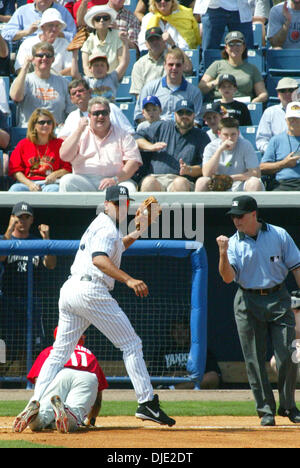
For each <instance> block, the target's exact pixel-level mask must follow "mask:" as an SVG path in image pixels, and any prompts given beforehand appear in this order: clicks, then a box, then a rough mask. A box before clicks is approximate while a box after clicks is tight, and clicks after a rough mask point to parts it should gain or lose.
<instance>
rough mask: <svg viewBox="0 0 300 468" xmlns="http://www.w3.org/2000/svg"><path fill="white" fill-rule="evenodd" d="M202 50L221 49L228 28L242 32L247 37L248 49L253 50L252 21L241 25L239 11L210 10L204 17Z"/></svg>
mask: <svg viewBox="0 0 300 468" xmlns="http://www.w3.org/2000/svg"><path fill="white" fill-rule="evenodd" d="M201 21H202V28H203V33H202V49H203V50H206V49H219V47H220V44H221V43H222V38H223V35H224V32H225V28H226V26H227V28H228V31H240V32H241V33H243V34H244V36H245V41H246V45H247V48H248V49H253V47H254V42H253V30H252V21H249V22H247V23H241V21H240V14H239V12H238V11H229V10H224V8H208V10H207V12H206V13H205V14H204V15H203V16H202V20H201Z"/></svg>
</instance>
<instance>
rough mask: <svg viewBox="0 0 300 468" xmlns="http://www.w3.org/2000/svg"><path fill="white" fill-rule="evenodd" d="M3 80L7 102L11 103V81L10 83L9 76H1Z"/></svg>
mask: <svg viewBox="0 0 300 468" xmlns="http://www.w3.org/2000/svg"><path fill="white" fill-rule="evenodd" d="M1 78H2V80H3V81H4V84H5V93H6V96H7V101H9V99H10V97H9V88H10V81H9V76H1Z"/></svg>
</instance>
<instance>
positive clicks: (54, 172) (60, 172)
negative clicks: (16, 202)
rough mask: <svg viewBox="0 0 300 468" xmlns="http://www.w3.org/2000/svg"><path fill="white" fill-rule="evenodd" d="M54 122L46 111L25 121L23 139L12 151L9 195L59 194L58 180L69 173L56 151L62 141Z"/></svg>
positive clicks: (68, 168)
mask: <svg viewBox="0 0 300 468" xmlns="http://www.w3.org/2000/svg"><path fill="white" fill-rule="evenodd" d="M54 131H55V120H54V117H53V115H52V114H51V112H49V111H48V110H47V109H36V110H35V111H34V112H33V114H32V115H31V117H30V119H29V122H28V130H27V135H26V138H24V139H22V140H21V141H20V142H19V143H18V144H17V146H16V148H15V149H14V151H13V152H12V154H11V157H10V160H9V175H10V176H11V177H13V178H14V179H15V181H16V182H15V183H14V184H13V185H12V186H11V187H10V189H9V191H10V192H58V188H59V179H60V178H61V177H62V176H64V175H65V174H67V173H69V172H71V170H72V168H71V165H70V164H69V163H67V162H63V161H62V160H61V159H60V156H59V149H60V146H61V144H62V142H63V140H61V139H60V138H56V136H55V133H54Z"/></svg>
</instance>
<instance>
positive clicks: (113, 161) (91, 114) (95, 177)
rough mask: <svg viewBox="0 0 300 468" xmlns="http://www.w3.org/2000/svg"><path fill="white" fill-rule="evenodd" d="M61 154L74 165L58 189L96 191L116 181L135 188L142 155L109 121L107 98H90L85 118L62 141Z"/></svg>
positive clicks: (134, 143) (129, 187) (132, 188)
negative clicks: (71, 171) (135, 179)
mask: <svg viewBox="0 0 300 468" xmlns="http://www.w3.org/2000/svg"><path fill="white" fill-rule="evenodd" d="M60 157H61V159H62V160H63V161H66V162H69V163H71V165H72V168H73V173H72V174H67V175H66V176H64V177H63V178H62V179H61V183H60V189H59V191H60V192H97V191H103V190H105V189H107V188H108V187H111V186H114V185H119V184H122V185H123V186H126V187H127V188H128V190H129V191H130V192H135V191H136V184H135V182H134V181H132V180H131V178H132V176H133V175H134V174H135V173H136V171H137V170H138V168H139V167H140V166H141V164H142V158H141V155H140V152H139V149H138V147H137V144H136V142H135V140H134V138H133V137H132V135H130V134H129V133H127V132H125V131H124V130H122V129H121V128H120V127H117V126H115V125H113V124H112V123H111V121H110V103H109V101H108V99H105V98H103V97H95V98H92V99H91V100H90V101H89V104H88V118H86V117H82V118H81V119H80V121H79V124H78V126H77V128H76V129H75V131H74V132H73V133H72V134H71V135H70V136H68V137H67V138H66V139H65V140H64V142H63V144H62V146H61V149H60Z"/></svg>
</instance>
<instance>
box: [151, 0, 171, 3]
mask: <svg viewBox="0 0 300 468" xmlns="http://www.w3.org/2000/svg"><path fill="white" fill-rule="evenodd" d="M171 1H172V0H164V2H165V3H169V2H171ZM161 2H162V0H155V3H161Z"/></svg>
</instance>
